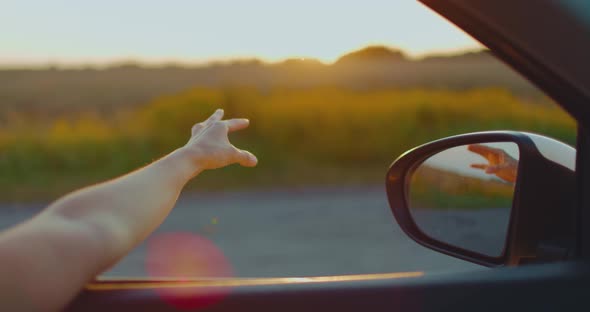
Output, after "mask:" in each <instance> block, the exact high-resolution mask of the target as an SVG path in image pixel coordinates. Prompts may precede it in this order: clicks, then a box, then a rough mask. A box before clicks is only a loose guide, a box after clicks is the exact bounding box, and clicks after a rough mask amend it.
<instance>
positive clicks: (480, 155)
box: [409, 142, 519, 256]
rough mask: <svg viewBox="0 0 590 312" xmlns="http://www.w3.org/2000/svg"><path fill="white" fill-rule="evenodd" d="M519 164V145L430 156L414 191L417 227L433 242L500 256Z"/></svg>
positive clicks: (465, 147) (419, 170)
mask: <svg viewBox="0 0 590 312" xmlns="http://www.w3.org/2000/svg"><path fill="white" fill-rule="evenodd" d="M518 159H519V151H518V145H516V144H515V143H512V142H495V143H485V144H470V145H462V146H457V147H453V148H449V149H446V150H444V151H442V152H440V153H438V154H435V155H433V156H431V157H430V158H428V159H427V160H426V161H424V162H423V163H422V164H421V165H420V166H419V167H418V168H417V169H416V170H415V171H414V173H413V175H412V178H411V182H410V185H409V208H410V213H411V214H412V217H413V218H414V221H415V222H416V225H417V226H418V227H419V228H420V230H421V231H422V232H423V233H424V234H426V235H428V236H430V237H431V238H433V239H436V240H439V241H443V242H445V243H448V244H451V245H455V246H458V247H461V248H464V249H469V250H472V251H475V252H478V253H482V254H485V255H488V256H500V255H501V254H502V251H503V249H504V244H505V240H506V233H507V231H508V224H509V220H510V210H511V207H512V200H513V196H514V182H515V181H516V173H517V169H518Z"/></svg>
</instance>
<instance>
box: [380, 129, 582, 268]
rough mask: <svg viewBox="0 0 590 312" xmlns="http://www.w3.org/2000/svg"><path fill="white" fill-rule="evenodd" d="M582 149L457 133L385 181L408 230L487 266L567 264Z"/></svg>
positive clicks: (512, 136)
mask: <svg viewBox="0 0 590 312" xmlns="http://www.w3.org/2000/svg"><path fill="white" fill-rule="evenodd" d="M575 158H576V150H575V149H574V148H572V147H570V146H569V145H566V144H564V143H561V142H559V141H556V140H553V139H551V138H547V137H544V136H540V135H537V134H532V133H525V132H512V131H493V132H478V133H470V134H464V135H459V136H453V137H449V138H445V139H442V140H438V141H434V142H431V143H428V144H425V145H422V146H419V147H416V148H414V149H412V150H410V151H408V152H406V153H404V154H403V155H402V156H400V157H399V158H398V159H397V160H396V161H395V162H394V163H393V164H392V165H391V167H390V169H389V171H388V173H387V177H386V188H387V196H388V200H389V204H390V207H391V210H392V212H393V214H394V216H395V218H396V220H397V222H398V223H399V225H400V227H401V228H402V229H403V230H404V232H405V233H406V234H407V235H408V236H410V237H411V238H412V239H414V240H415V241H416V242H418V243H420V244H422V245H424V246H426V247H429V248H431V249H434V250H437V251H440V252H442V253H446V254H449V255H452V256H455V257H458V258H461V259H464V260H468V261H472V262H475V263H479V264H482V265H486V266H501V265H520V264H525V263H531V262H546V261H554V260H561V259H566V258H567V257H568V256H570V255H571V253H572V251H573V242H574V238H575V228H576V227H575V209H574V199H575V196H576V193H575Z"/></svg>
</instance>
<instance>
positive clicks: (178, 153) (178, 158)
mask: <svg viewBox="0 0 590 312" xmlns="http://www.w3.org/2000/svg"><path fill="white" fill-rule="evenodd" d="M194 154H195V152H194V151H189V150H188V149H187V148H186V147H185V146H183V147H181V148H178V149H176V150H175V151H174V152H172V153H170V155H169V157H170V158H171V159H172V162H173V164H174V168H175V170H177V171H178V174H179V175H180V176H181V177H182V178H183V179H185V180H186V181H188V180H190V179H192V178H194V177H195V176H196V175H198V174H199V173H201V172H202V171H203V168H201V166H200V165H199V163H198V162H196V161H195V157H194Z"/></svg>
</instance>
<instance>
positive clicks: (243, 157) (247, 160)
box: [235, 148, 258, 167]
mask: <svg viewBox="0 0 590 312" xmlns="http://www.w3.org/2000/svg"><path fill="white" fill-rule="evenodd" d="M235 155H236V156H235V157H236V162H238V163H239V164H240V165H242V166H244V167H254V166H256V164H258V158H256V156H254V154H252V153H250V152H248V151H244V150H241V149H238V148H236V154H235Z"/></svg>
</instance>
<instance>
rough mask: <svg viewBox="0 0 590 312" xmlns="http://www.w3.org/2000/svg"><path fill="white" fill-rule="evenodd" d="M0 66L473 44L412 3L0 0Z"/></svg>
mask: <svg viewBox="0 0 590 312" xmlns="http://www.w3.org/2000/svg"><path fill="white" fill-rule="evenodd" d="M0 8H2V9H1V10H0V63H2V64H7V63H13V64H14V63H36V64H40V63H41V64H42V63H48V62H52V63H88V62H94V63H104V62H110V61H115V60H128V59H138V60H140V61H147V62H159V61H186V62H202V61H207V60H218V59H228V58H244V57H257V58H262V59H265V60H269V61H277V60H280V59H283V58H289V57H314V58H318V59H320V60H322V61H325V62H331V61H334V60H335V59H336V58H337V57H338V56H340V55H341V54H343V53H346V52H349V51H351V50H354V49H358V48H360V47H363V46H366V45H369V44H385V45H390V46H397V47H400V48H403V49H404V50H406V51H408V52H410V53H411V54H413V55H420V54H423V53H425V52H429V51H433V50H435V51H453V50H458V49H463V48H477V47H479V44H478V43H476V42H475V41H474V40H473V39H471V38H470V37H469V36H467V35H466V34H464V33H463V32H462V31H460V30H458V29H457V28H456V27H455V26H453V25H451V24H450V23H449V22H448V21H446V20H445V19H443V18H442V17H440V16H438V15H437V14H436V13H434V12H432V11H430V9H428V8H426V7H425V6H423V5H422V4H420V3H418V2H417V1H414V0H363V1H360V0H359V1H347V0H340V1H337V0H323V1H321V0H315V1H314V0H298V1H279V0H276V1H272V0H250V1H237V0H235V1H232V0H211V1H200V0H193V1H190V0H185V1H181V0H177V1H150V0H143V1H139V0H138V1H133V0H128V1H123V0H120V1H115V0H100V1H97V0H93V1H89V0H78V1H66V0H54V1H49V0H46V1H44V0H0Z"/></svg>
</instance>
